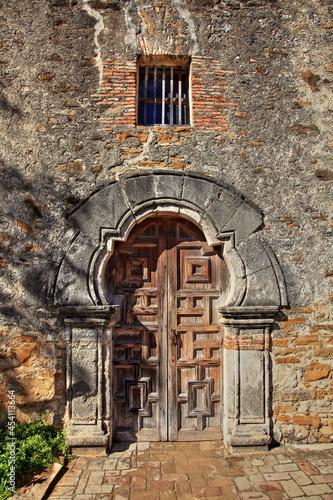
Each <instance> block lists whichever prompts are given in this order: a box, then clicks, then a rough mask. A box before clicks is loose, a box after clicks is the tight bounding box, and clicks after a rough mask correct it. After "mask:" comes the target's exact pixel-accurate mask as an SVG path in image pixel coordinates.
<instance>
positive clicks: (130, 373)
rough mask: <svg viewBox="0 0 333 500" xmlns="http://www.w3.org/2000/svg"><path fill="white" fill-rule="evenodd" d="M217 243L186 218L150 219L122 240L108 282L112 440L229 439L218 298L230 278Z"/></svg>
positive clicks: (116, 251) (116, 250)
mask: <svg viewBox="0 0 333 500" xmlns="http://www.w3.org/2000/svg"><path fill="white" fill-rule="evenodd" d="M220 251H221V250H220V247H211V246H209V245H208V244H207V243H206V241H205V238H204V236H203V233H202V232H201V231H200V230H199V229H198V228H197V227H196V226H195V225H194V224H193V223H191V222H189V221H187V220H186V219H182V218H176V217H167V216H160V217H154V218H153V217H151V218H148V219H145V220H144V221H143V222H142V223H140V224H138V225H137V226H135V228H134V229H133V230H132V232H131V234H130V236H129V238H128V240H127V241H126V242H119V243H118V244H117V245H116V247H115V250H114V253H113V256H112V258H111V259H110V261H109V264H108V268H107V273H106V286H107V288H108V289H109V290H110V293H111V294H112V300H113V301H114V302H116V303H118V304H119V306H120V311H119V314H118V320H117V322H116V324H115V325H114V327H113V354H112V359H113V366H112V379H113V380H112V387H113V402H112V419H113V432H114V439H116V440H138V441H160V440H161V441H168V440H169V441H176V440H182V441H192V440H211V439H220V438H221V437H222V357H221V331H220V326H219V322H218V312H217V306H219V305H222V304H221V297H222V295H223V291H225V289H226V288H227V286H228V272H227V267H226V264H225V262H224V261H223V259H222V258H221V255H220Z"/></svg>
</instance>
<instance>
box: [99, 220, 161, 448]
mask: <svg viewBox="0 0 333 500" xmlns="http://www.w3.org/2000/svg"><path fill="white" fill-rule="evenodd" d="M159 253H160V243H159V241H158V238H157V232H156V228H155V227H154V225H153V226H152V227H148V228H145V229H144V230H143V231H142V230H141V231H140V228H137V229H136V230H134V232H133V234H131V235H130V237H129V239H128V240H127V241H126V242H124V243H120V244H118V246H117V248H116V250H115V253H114V258H113V262H112V263H111V265H112V266H113V269H114V271H113V275H112V272H109V280H110V282H112V283H113V286H114V290H113V295H114V297H115V298H116V299H117V302H118V303H120V307H121V309H120V312H119V321H118V322H117V323H116V324H115V325H114V328H113V345H114V347H113V351H114V355H113V366H114V377H113V394H114V397H113V399H114V412H113V415H114V416H113V421H114V423H113V427H114V434H115V439H116V440H125V441H131V440H147V438H148V436H149V440H152V441H154V440H159V439H160V438H161V432H160V428H161V422H160V413H161V412H160V404H159V401H160V382H159V381H160V374H159V371H160V362H159V356H160V341H159V337H160V334H161V332H160V327H159V323H160V316H161V310H162V308H161V302H160V295H161V294H160V292H159V290H158V287H157V280H158V276H157V262H158V255H159ZM110 267H111V266H110ZM110 274H111V276H110Z"/></svg>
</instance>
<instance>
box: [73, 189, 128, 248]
mask: <svg viewBox="0 0 333 500" xmlns="http://www.w3.org/2000/svg"><path fill="white" fill-rule="evenodd" d="M128 211H129V205H128V202H127V201H126V199H125V197H124V193H123V191H122V189H121V186H120V184H119V183H118V182H117V183H113V184H111V185H110V186H108V187H106V188H104V189H101V190H100V191H98V192H97V193H95V194H94V195H93V196H91V198H90V199H89V200H88V201H87V202H86V203H85V204H84V205H82V207H80V208H79V209H78V210H77V211H76V212H75V213H74V214H73V215H72V216H71V217H70V220H71V221H72V223H73V224H74V226H75V227H76V228H78V229H79V230H80V231H82V232H84V233H85V234H87V235H88V236H90V237H91V238H93V239H96V240H99V238H100V228H101V227H106V228H108V227H109V228H116V227H117V226H118V225H119V220H120V219H121V218H122V217H123V215H124V214H125V213H126V212H128Z"/></svg>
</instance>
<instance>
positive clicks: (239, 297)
mask: <svg viewBox="0 0 333 500" xmlns="http://www.w3.org/2000/svg"><path fill="white" fill-rule="evenodd" d="M161 212H164V213H165V212H169V213H173V214H178V215H179V216H181V217H185V218H188V219H190V220H192V221H193V222H194V223H195V224H197V225H198V227H200V229H201V230H202V231H203V233H204V234H205V237H206V239H207V241H208V243H209V244H219V243H221V242H223V243H224V258H225V260H226V262H227V264H228V266H229V270H230V274H231V293H230V295H229V297H228V301H227V304H226V306H284V305H286V304H287V296H286V289H285V284H284V279H283V275H282V272H281V269H280V266H279V264H278V262H277V260H276V258H275V256H274V254H273V252H272V250H271V249H270V248H269V247H268V246H267V244H265V242H264V241H263V240H262V239H261V238H260V235H259V233H258V229H259V228H260V227H261V226H262V223H263V218H262V214H261V212H260V210H258V209H257V208H255V207H253V206H252V205H251V204H250V203H248V202H247V201H245V200H244V199H243V198H242V197H241V196H239V195H238V194H236V193H234V192H232V191H231V190H230V189H229V188H228V187H226V186H224V185H222V184H221V183H219V182H218V181H216V180H215V179H213V178H210V177H204V176H199V175H194V174H184V173H175V172H169V171H163V172H161V171H154V172H149V173H142V174H134V175H124V176H121V177H120V178H119V180H117V181H115V182H114V183H112V184H110V185H109V186H107V187H105V188H103V189H101V190H100V191H98V192H96V193H94V194H93V195H92V196H91V197H90V198H89V199H88V200H87V201H85V202H84V203H83V204H82V205H81V206H80V208H78V209H77V210H76V211H75V212H74V213H73V214H72V215H71V216H70V222H71V223H72V226H73V229H74V233H73V230H72V235H73V237H72V241H71V244H70V246H69V249H68V250H67V252H66V254H65V256H64V258H63V260H62V262H61V265H60V268H59V272H58V275H57V280H56V286H55V291H54V302H55V304H57V305H60V306H69V305H70V306H92V305H103V304H106V303H107V301H106V299H105V297H104V296H103V293H102V289H101V279H102V274H103V269H104V265H105V262H106V260H107V258H108V255H110V254H111V253H112V250H113V244H114V242H115V241H117V240H125V239H126V238H127V236H128V233H129V231H130V230H131V228H132V227H133V226H134V225H135V224H136V223H137V222H139V221H141V220H142V219H144V218H145V217H147V216H149V215H151V214H158V213H161Z"/></svg>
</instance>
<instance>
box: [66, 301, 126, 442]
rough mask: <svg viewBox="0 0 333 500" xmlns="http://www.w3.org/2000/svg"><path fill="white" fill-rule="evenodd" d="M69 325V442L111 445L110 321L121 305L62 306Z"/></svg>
mask: <svg viewBox="0 0 333 500" xmlns="http://www.w3.org/2000/svg"><path fill="white" fill-rule="evenodd" d="M59 312H60V315H61V316H62V318H63V321H64V323H65V325H66V330H65V338H66V344H67V374H66V375H67V401H68V404H67V415H66V420H67V441H68V443H69V444H70V445H71V446H72V447H78V448H81V447H85V448H86V447H89V448H90V447H94V448H95V447H103V448H105V447H107V445H108V441H109V432H108V428H109V419H110V415H109V412H110V410H109V408H110V404H109V392H110V388H109V378H110V377H109V373H108V364H109V357H110V352H109V351H110V349H109V345H110V337H111V335H110V329H109V326H110V322H111V320H112V317H113V315H114V314H115V313H116V312H117V306H84V307H82V306H81V307H70V306H67V307H66V306H65V307H61V308H59Z"/></svg>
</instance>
